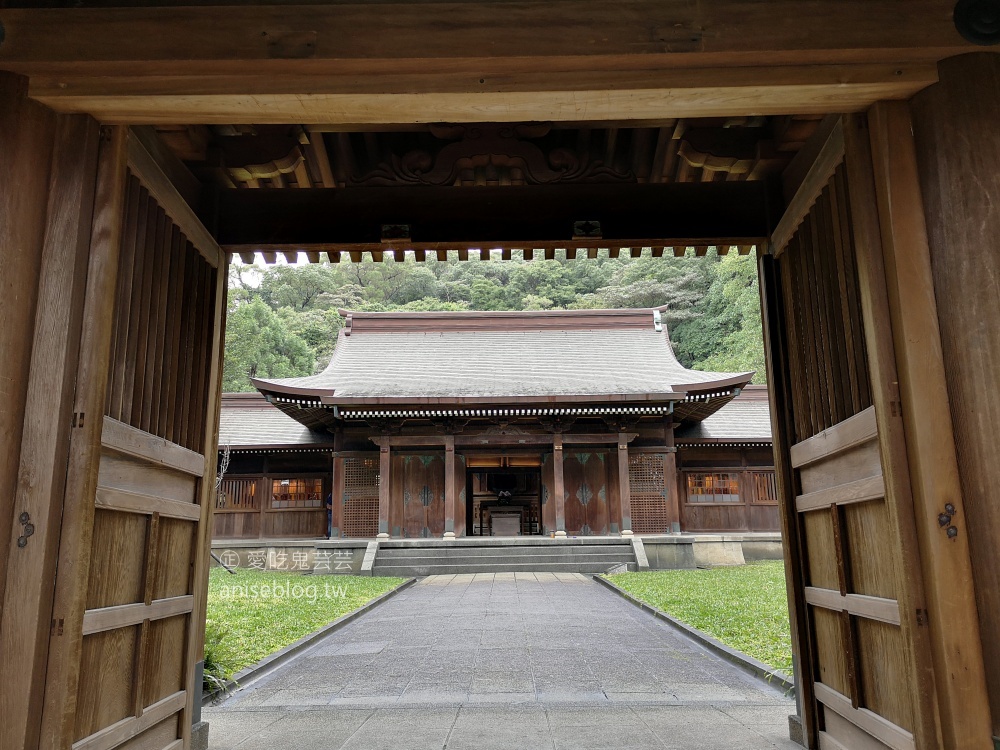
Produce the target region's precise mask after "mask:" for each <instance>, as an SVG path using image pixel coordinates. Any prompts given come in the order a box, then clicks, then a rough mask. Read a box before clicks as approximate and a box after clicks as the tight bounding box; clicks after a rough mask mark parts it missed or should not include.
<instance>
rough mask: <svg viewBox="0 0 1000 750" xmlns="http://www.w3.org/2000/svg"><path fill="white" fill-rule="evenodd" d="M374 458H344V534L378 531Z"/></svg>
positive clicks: (376, 482)
mask: <svg viewBox="0 0 1000 750" xmlns="http://www.w3.org/2000/svg"><path fill="white" fill-rule="evenodd" d="M378 464H379V461H378V459H377V458H345V459H344V536H345V537H362V538H370V537H374V536H375V535H376V534H378V483H379V476H378Z"/></svg>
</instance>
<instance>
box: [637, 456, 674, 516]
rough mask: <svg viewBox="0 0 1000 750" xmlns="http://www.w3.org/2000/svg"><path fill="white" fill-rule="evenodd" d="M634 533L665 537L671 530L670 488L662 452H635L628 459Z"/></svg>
mask: <svg viewBox="0 0 1000 750" xmlns="http://www.w3.org/2000/svg"><path fill="white" fill-rule="evenodd" d="M628 483H629V497H630V499H631V506H632V531H634V532H635V533H636V534H663V533H667V532H669V531H670V513H669V509H668V508H667V491H666V490H667V488H666V484H665V482H664V478H663V454H662V453H636V454H633V455H630V456H629V457H628Z"/></svg>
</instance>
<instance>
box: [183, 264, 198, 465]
mask: <svg viewBox="0 0 1000 750" xmlns="http://www.w3.org/2000/svg"><path fill="white" fill-rule="evenodd" d="M200 269H201V262H200V261H199V260H198V258H197V256H196V255H195V252H194V248H191V250H190V253H189V256H188V263H187V265H186V266H185V271H186V273H185V280H184V290H185V293H184V310H183V315H184V321H183V326H184V329H183V330H184V333H183V342H184V361H185V362H186V363H189V364H190V366H191V367H192V368H193V365H194V361H195V357H196V356H197V347H198V342H197V330H198V309H199V297H200V294H201V285H200V284H199V279H200ZM192 372H194V370H193V369H192ZM196 388H197V381H196V378H193V377H189V378H184V388H183V393H182V395H183V398H182V399H181V404H180V409H179V410H178V415H179V417H180V419H181V431H180V434H179V435H178V440H177V442H178V443H179V444H180V445H183V446H184V447H187V446H189V445H190V444H191V432H192V430H193V429H194V425H193V424H192V422H193V419H192V417H191V415H192V413H193V405H194V403H195V390H196Z"/></svg>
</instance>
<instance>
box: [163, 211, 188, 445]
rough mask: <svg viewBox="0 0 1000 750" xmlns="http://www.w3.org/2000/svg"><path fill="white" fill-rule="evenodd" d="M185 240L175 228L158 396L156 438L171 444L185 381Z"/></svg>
mask: <svg viewBox="0 0 1000 750" xmlns="http://www.w3.org/2000/svg"><path fill="white" fill-rule="evenodd" d="M186 242H187V240H186V238H185V237H184V235H182V234H181V232H180V229H178V228H177V227H174V230H173V232H172V233H171V238H170V281H169V284H168V286H167V302H166V309H167V326H166V330H165V335H164V346H165V349H166V353H165V361H164V374H163V383H164V386H163V388H162V389H161V392H160V415H161V418H160V429H159V435H160V436H161V437H164V438H166V439H167V440H169V441H171V442H174V437H173V435H174V425H175V424H176V420H177V415H176V413H175V411H174V403H175V402H176V400H177V388H178V383H179V382H180V381H181V380H182V379H183V378H184V373H183V370H182V369H181V366H180V365H181V361H180V315H179V307H180V304H181V300H182V299H183V294H184V290H183V288H182V286H181V284H182V283H183V280H184V247H185V244H186Z"/></svg>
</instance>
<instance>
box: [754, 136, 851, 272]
mask: <svg viewBox="0 0 1000 750" xmlns="http://www.w3.org/2000/svg"><path fill="white" fill-rule="evenodd" d="M843 161H844V128H843V125H842V124H841V121H840V119H839V118H838V119H837V120H835V121H834V124H833V126H832V127H831V128H830V131H829V133H828V134H827V137H826V141H825V142H824V143H823V146H822V148H820V150H819V153H818V154H817V155H816V160H815V161H814V162H813V163H812V166H810V167H809V170H808V172H806V175H805V177H804V178H803V179H802V182H801V184H799V186H798V188H797V190H796V191H795V194H794V195H792V196H791V197H790V198H789V200H788V207H787V208H786V209H785V213H784V214H782V216H781V220H780V221H779V222H778V226H776V227H775V229H774V233H773V234H772V235H771V252H772V253H774V255H781V253H782V251H784V249H785V247H787V245H788V243H789V242H790V241H791V239H792V237H793V236H795V233H796V232H797V231H798V229H799V226H801V224H802V222H803V220H804V219H805V218H806V216H808V214H809V211H810V209H812V207H813V204H814V203H816V200H817V199H818V198H819V196H820V193H822V192H823V190H824V189H825V188H826V186H827V184H828V183H829V182H830V178H831V177H833V173H834V172H835V171H836V170H837V167H838V166H839V165H840V164H841V163H842V162H843Z"/></svg>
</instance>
